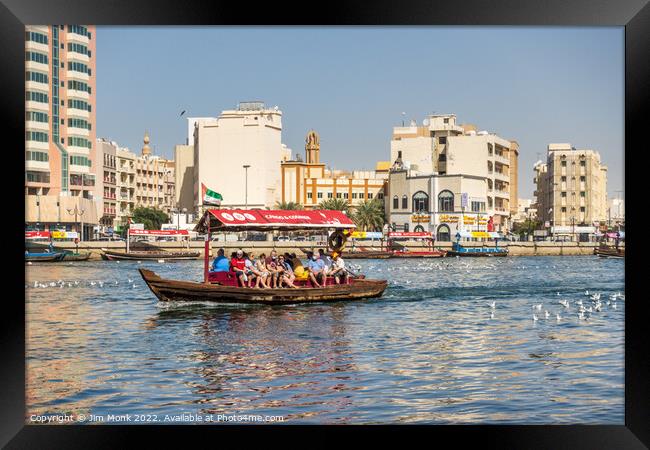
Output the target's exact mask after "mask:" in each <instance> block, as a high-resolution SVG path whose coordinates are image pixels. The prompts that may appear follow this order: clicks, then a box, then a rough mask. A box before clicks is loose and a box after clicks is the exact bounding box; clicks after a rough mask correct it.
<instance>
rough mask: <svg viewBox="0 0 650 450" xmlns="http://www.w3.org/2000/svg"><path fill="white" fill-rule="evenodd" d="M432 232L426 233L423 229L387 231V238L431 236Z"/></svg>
mask: <svg viewBox="0 0 650 450" xmlns="http://www.w3.org/2000/svg"><path fill="white" fill-rule="evenodd" d="M432 235H433V233H427V232H424V231H394V232H391V233H388V238H389V239H392V238H429V239H430V238H431V236H432Z"/></svg>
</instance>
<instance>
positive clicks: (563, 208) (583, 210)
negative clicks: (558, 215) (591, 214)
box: [560, 206, 587, 213]
mask: <svg viewBox="0 0 650 450" xmlns="http://www.w3.org/2000/svg"><path fill="white" fill-rule="evenodd" d="M586 210H587V209H586V208H585V207H584V206H581V207H580V212H585V211H586ZM560 211H561V212H563V213H565V212H566V206H563V207H562V208H560Z"/></svg>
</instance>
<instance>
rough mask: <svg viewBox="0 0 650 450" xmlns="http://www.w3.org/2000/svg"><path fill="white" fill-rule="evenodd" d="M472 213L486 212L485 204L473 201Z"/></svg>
mask: <svg viewBox="0 0 650 450" xmlns="http://www.w3.org/2000/svg"><path fill="white" fill-rule="evenodd" d="M471 206H472V212H485V202H476V201H472V205H471Z"/></svg>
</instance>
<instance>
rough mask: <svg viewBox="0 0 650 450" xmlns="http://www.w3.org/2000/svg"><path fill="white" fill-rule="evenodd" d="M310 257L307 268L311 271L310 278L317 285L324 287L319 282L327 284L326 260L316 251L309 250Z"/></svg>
mask: <svg viewBox="0 0 650 450" xmlns="http://www.w3.org/2000/svg"><path fill="white" fill-rule="evenodd" d="M309 255H310V258H309V262H308V263H307V270H308V272H309V279H310V280H311V282H312V284H313V285H314V286H315V287H322V286H321V284H320V283H319V280H320V282H322V283H323V284H325V276H326V275H325V262H324V261H323V260H322V259H320V258H319V257H318V255H316V254H315V253H312V252H309Z"/></svg>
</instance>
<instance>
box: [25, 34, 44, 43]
mask: <svg viewBox="0 0 650 450" xmlns="http://www.w3.org/2000/svg"><path fill="white" fill-rule="evenodd" d="M25 40H28V41H32V42H38V43H39V44H46V45H47V36H46V35H44V34H41V33H36V32H34V31H27V32H26V33H25Z"/></svg>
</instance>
